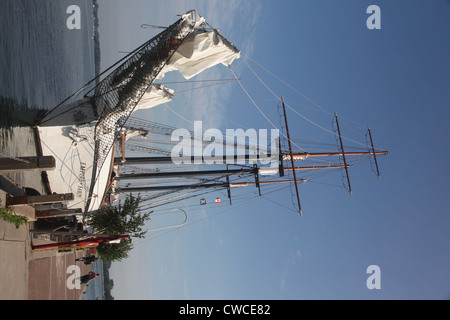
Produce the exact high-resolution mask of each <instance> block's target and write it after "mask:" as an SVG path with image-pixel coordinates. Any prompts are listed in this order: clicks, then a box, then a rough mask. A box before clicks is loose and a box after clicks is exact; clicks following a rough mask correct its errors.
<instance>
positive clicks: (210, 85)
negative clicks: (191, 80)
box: [177, 80, 236, 93]
mask: <svg viewBox="0 0 450 320" xmlns="http://www.w3.org/2000/svg"><path fill="white" fill-rule="evenodd" d="M235 81H236V80H233V81H224V82H221V83H216V84H208V85H205V86H201V87H196V88H191V89H185V90H181V91H177V93H184V92H189V91H194V90H199V89H204V88H209V87H215V86H220V85H223V84H228V83H232V82H235Z"/></svg>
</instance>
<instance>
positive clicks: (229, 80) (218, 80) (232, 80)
mask: <svg viewBox="0 0 450 320" xmlns="http://www.w3.org/2000/svg"><path fill="white" fill-rule="evenodd" d="M234 81H236V79H231V78H230V79H215V80H189V81H186V80H185V81H169V82H164V81H163V82H159V83H160V84H164V85H166V84H174V83H183V84H186V83H191V82H234Z"/></svg>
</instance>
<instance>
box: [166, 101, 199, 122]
mask: <svg viewBox="0 0 450 320" xmlns="http://www.w3.org/2000/svg"><path fill="white" fill-rule="evenodd" d="M164 105H165V106H166V107H167V108H168V109H169V110H170V111H172V112H173V113H175V114H176V115H177V116H179V117H180V118H181V119H183V120H184V121H186V122H189V123H190V124H192V125H194V122H192V121H190V120H188V119H186V118H185V117H183V116H182V115H180V114H178V113H177V112H175V111H174V110H172V108H171V107H169V106H168V104H167V103H166V102H164Z"/></svg>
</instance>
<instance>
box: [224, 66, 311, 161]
mask: <svg viewBox="0 0 450 320" xmlns="http://www.w3.org/2000/svg"><path fill="white" fill-rule="evenodd" d="M228 68H229V69H230V71H231V72H232V73H233V75H234V77H235V78H236V81H237V82H238V83H239V85H240V86H241V88H242V90H243V91H244V92H245V94H246V95H247V97H248V98H249V99H250V101H251V102H252V103H253V105H254V106H255V107H256V109H258V111H259V112H260V113H261V114H262V115H263V117H264V118H265V119H266V120H267V122H269V123H270V124H271V125H272V127H274V128H275V129H278V127H277V126H275V125H274V124H273V122H272V121H270V119H269V118H268V117H267V116H266V115H265V113H264V112H263V111H262V110H261V108H260V107H259V106H258V105H257V104H256V102H255V100H253V98H252V97H251V96H250V94H249V93H248V91H247V90H246V89H245V87H244V86H243V85H242V82H241V80H239V79H238V77H237V75H236V73H235V72H234V70H233V69H232V68H231V66H230V65H228ZM278 130H279V129H278ZM279 132H280V134H281V135H282V136H283V137H284V138H286V139H288V137H287V136H286V135H285V134H284V133H283V132H282V131H281V130H279ZM288 140H289V139H288ZM291 142H292V144H294V145H295V146H296V147H297V148H299V149H300V150H302V151H303V152H306V151H305V150H304V149H303V148H301V147H300V146H298V145H297V144H296V143H295V142H293V141H291Z"/></svg>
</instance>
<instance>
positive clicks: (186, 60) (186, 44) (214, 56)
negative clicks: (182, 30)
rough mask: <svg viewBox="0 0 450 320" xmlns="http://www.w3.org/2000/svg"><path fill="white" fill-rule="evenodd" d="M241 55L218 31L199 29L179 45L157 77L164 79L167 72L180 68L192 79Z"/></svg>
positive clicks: (185, 76)
mask: <svg viewBox="0 0 450 320" xmlns="http://www.w3.org/2000/svg"><path fill="white" fill-rule="evenodd" d="M239 57H240V52H239V51H238V50H237V49H236V48H234V47H233V46H232V45H231V44H230V43H228V42H227V41H226V40H225V39H224V38H223V37H222V36H220V35H219V34H218V33H217V32H216V31H209V32H208V31H205V30H197V31H194V32H193V33H192V34H191V35H189V36H188V37H187V38H186V39H185V40H184V41H183V43H182V44H181V45H180V46H179V47H178V49H177V50H176V51H175V53H174V54H173V55H172V57H171V58H170V59H169V61H168V62H167V64H166V65H165V66H164V68H163V69H162V70H161V71H160V73H159V74H158V77H157V79H162V78H163V77H164V74H165V73H166V72H169V71H172V70H178V71H179V72H180V73H181V74H182V75H183V77H184V78H185V79H191V78H192V77H194V76H196V75H198V74H199V73H201V72H202V71H204V70H206V69H208V68H211V67H213V66H215V65H217V64H219V63H221V64H223V65H225V66H228V65H230V64H231V63H232V62H233V61H234V60H235V59H238V58H239Z"/></svg>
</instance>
